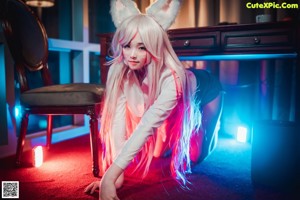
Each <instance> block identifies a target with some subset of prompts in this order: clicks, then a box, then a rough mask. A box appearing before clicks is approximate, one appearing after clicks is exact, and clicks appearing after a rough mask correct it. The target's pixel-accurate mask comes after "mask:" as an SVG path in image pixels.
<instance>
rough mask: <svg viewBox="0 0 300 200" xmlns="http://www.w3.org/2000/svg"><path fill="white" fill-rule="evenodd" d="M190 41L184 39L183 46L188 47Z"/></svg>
mask: <svg viewBox="0 0 300 200" xmlns="http://www.w3.org/2000/svg"><path fill="white" fill-rule="evenodd" d="M190 44H191V43H190V41H189V40H186V41H185V42H184V43H183V46H185V47H188V46H190Z"/></svg>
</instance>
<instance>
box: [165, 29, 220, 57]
mask: <svg viewBox="0 0 300 200" xmlns="http://www.w3.org/2000/svg"><path fill="white" fill-rule="evenodd" d="M219 38H220V37H219V33H218V32H208V33H195V34H180V35H178V36H176V35H173V36H171V37H170V40H171V44H172V46H173V48H174V50H175V52H176V53H177V54H178V55H198V54H201V53H207V52H216V51H217V50H218V49H219V46H220V45H219V44H220V39H219Z"/></svg>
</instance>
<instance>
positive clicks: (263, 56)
mask: <svg viewBox="0 0 300 200" xmlns="http://www.w3.org/2000/svg"><path fill="white" fill-rule="evenodd" d="M296 57H297V53H287V54H236V55H202V56H179V59H180V60H181V61H185V60H189V61H198V60H219V61H221V60H261V59H291V58H296Z"/></svg>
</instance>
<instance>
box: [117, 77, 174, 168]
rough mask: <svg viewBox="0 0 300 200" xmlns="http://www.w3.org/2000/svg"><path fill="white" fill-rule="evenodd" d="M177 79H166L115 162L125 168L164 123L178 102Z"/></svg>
mask: <svg viewBox="0 0 300 200" xmlns="http://www.w3.org/2000/svg"><path fill="white" fill-rule="evenodd" d="M178 99H179V97H178V94H177V91H176V84H175V80H174V78H173V76H172V77H170V78H169V79H167V80H165V81H164V82H163V84H162V86H161V93H160V94H159V96H158V98H157V99H156V100H155V102H154V103H153V104H152V105H151V106H150V107H149V109H148V110H147V111H146V112H145V113H144V115H143V116H142V118H141V120H140V123H139V124H138V125H137V127H136V129H135V130H134V131H133V133H132V135H131V137H130V138H128V140H127V141H126V142H125V144H124V147H123V148H122V150H121V151H120V153H119V155H118V156H117V158H116V159H115V160H114V163H115V164H116V165H118V166H119V167H120V168H122V169H125V168H126V167H127V166H128V164H129V163H130V162H131V160H132V159H133V158H134V156H135V155H136V154H137V153H138V152H139V151H140V150H141V148H142V147H143V145H144V144H145V143H146V141H147V138H148V137H149V136H150V135H152V134H153V129H154V128H157V127H159V126H160V125H162V123H163V122H164V121H165V120H166V119H167V118H168V116H169V115H170V113H171V112H172V110H173V109H174V108H175V106H176V105H177V102H178Z"/></svg>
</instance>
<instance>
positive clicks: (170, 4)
mask: <svg viewBox="0 0 300 200" xmlns="http://www.w3.org/2000/svg"><path fill="white" fill-rule="evenodd" d="M181 2H182V0H157V1H156V2H155V3H153V4H151V5H150V6H149V7H147V8H146V14H147V15H149V16H151V17H153V18H154V19H155V21H156V22H157V23H159V24H160V25H161V26H162V28H163V29H164V30H167V29H168V28H169V27H170V26H171V25H172V24H173V22H174V20H175V18H176V16H177V13H178V11H179V8H180V5H181ZM110 4H111V5H110V7H111V8H110V13H111V16H112V19H113V22H114V24H115V26H116V27H119V25H120V24H121V23H122V21H123V20H125V19H126V18H128V17H130V16H132V15H137V14H141V12H140V11H139V9H138V8H137V6H136V3H135V2H134V1H132V0H111V2H110Z"/></svg>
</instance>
